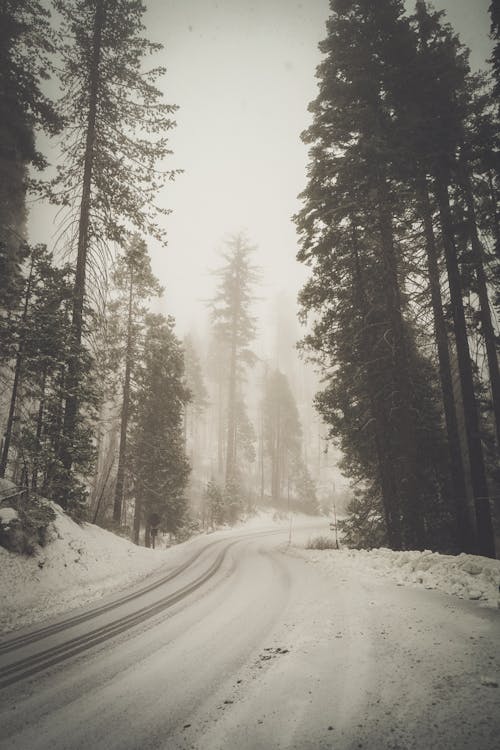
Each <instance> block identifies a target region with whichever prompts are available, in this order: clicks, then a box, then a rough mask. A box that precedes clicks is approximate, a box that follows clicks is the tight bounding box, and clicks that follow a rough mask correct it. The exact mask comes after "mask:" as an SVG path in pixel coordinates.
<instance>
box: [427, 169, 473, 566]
mask: <svg viewBox="0 0 500 750" xmlns="http://www.w3.org/2000/svg"><path fill="white" fill-rule="evenodd" d="M417 199H418V204H419V211H420V215H421V218H422V221H423V224H424V236H425V249H426V253H427V268H428V279H429V288H430V293H431V301H432V311H433V316H434V332H435V338H436V344H437V350H438V361H439V377H440V380H441V393H442V398H443V407H444V416H445V422H446V431H447V436H448V451H449V457H450V475H451V482H452V489H453V495H454V497H453V502H454V508H455V518H456V525H457V536H458V544H459V549H460V550H461V551H462V552H472V551H473V550H474V547H475V543H474V533H473V529H472V527H471V520H470V518H469V511H468V508H467V489H466V483H465V470H464V462H463V457H462V451H461V447H460V437H459V433H458V422H457V412H456V404H455V396H454V393H453V378H452V371H451V362H450V352H449V348H448V336H447V333H446V321H445V317H444V312H443V300H442V296H441V284H440V282H439V264H438V252H437V248H436V240H435V236H434V226H433V220H432V210H431V205H430V201H429V192H428V187H427V181H426V178H425V175H424V174H423V172H421V171H420V173H419V174H418V176H417Z"/></svg>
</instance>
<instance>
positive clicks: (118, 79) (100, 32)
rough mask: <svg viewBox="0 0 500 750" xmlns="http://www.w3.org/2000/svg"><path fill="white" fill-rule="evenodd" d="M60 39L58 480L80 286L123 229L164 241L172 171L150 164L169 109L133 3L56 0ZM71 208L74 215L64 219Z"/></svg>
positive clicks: (95, 273) (73, 376)
mask: <svg viewBox="0 0 500 750" xmlns="http://www.w3.org/2000/svg"><path fill="white" fill-rule="evenodd" d="M55 7H56V8H57V10H58V12H59V13H60V15H61V17H62V32H63V35H64V37H65V38H66V39H69V40H71V42H68V43H67V44H66V45H65V46H64V47H63V49H62V51H61V54H62V58H63V63H62V74H61V84H62V87H63V99H62V111H63V114H64V116H65V119H66V121H67V124H68V127H67V129H66V131H65V132H66V135H65V140H64V144H63V154H64V164H62V165H61V166H60V167H59V169H58V175H57V177H56V179H55V180H54V182H53V184H52V190H51V195H52V198H53V200H55V201H56V202H58V203H60V204H62V205H65V206H67V207H68V215H67V218H66V219H65V221H66V223H65V224H64V226H63V229H64V228H66V229H67V230H68V231H67V235H68V239H69V241H70V243H71V244H72V246H74V247H75V250H76V273H75V285H74V291H73V311H72V341H71V343H72V351H71V357H70V359H69V363H68V374H67V379H68V392H69V395H68V399H67V402H66V405H65V413H64V437H65V440H64V442H63V444H62V446H61V458H62V462H63V464H64V466H65V469H66V471H67V472H69V471H70V469H71V465H72V461H73V457H72V444H71V441H72V434H73V430H74V426H75V422H76V420H77V415H78V406H79V405H78V380H79V376H78V367H77V361H78V350H79V348H80V346H81V342H82V338H83V336H84V334H85V316H84V303H85V297H86V294H87V291H88V290H87V286H88V284H87V281H88V278H89V271H90V274H91V275H90V278H91V279H92V278H93V279H94V281H95V280H96V279H98V278H99V272H100V271H101V270H102V267H103V264H104V261H105V258H106V254H107V248H108V244H109V243H110V242H118V243H120V244H124V242H125V240H126V238H127V236H128V232H129V229H130V227H131V226H132V227H135V228H136V229H137V230H139V231H140V232H142V233H146V234H147V233H149V234H153V235H155V236H157V237H158V238H160V239H162V240H163V239H164V238H163V235H162V232H161V230H160V229H159V227H158V225H157V223H156V218H155V217H156V215H157V214H158V212H160V213H162V212H163V213H165V210H164V209H160V208H158V207H157V206H156V205H155V201H156V197H157V193H158V190H159V188H160V187H161V185H162V184H163V183H164V181H165V179H167V178H168V177H172V176H173V173H172V172H159V171H158V170H157V169H156V167H157V165H158V163H159V162H160V161H161V160H162V159H163V158H164V157H165V156H167V155H168V154H169V153H170V152H169V149H168V146H167V138H166V133H167V131H168V130H169V129H170V128H171V127H172V126H173V124H174V123H173V121H172V119H171V115H172V113H173V112H174V111H175V107H174V106H172V105H169V104H165V103H164V102H162V98H161V97H162V95H161V92H160V91H159V89H158V88H157V87H156V81H157V79H158V77H159V75H161V74H162V73H163V70H162V69H161V68H153V69H151V70H145V68H144V60H145V58H146V56H148V55H150V54H151V53H152V52H154V51H156V50H158V49H159V48H160V45H156V44H152V43H151V42H149V41H148V40H147V39H145V38H144V37H143V36H142V33H143V30H144V27H143V24H142V17H143V14H144V12H145V7H144V5H143V4H142V3H141V2H139V1H138V0H92V1H91V2H87V0H55ZM73 207H75V211H73ZM73 229H74V230H75V231H73Z"/></svg>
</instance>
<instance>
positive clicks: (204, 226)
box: [32, 0, 489, 338]
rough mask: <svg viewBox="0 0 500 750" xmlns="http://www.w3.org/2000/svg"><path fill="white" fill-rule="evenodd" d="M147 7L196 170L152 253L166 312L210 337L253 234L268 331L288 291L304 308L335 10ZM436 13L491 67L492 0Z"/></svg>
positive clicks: (283, 1)
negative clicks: (220, 286) (216, 307)
mask: <svg viewBox="0 0 500 750" xmlns="http://www.w3.org/2000/svg"><path fill="white" fill-rule="evenodd" d="M145 4H146V6H147V8H148V10H147V14H146V18H145V22H146V25H147V29H148V32H147V33H148V35H149V37H150V38H151V39H153V40H155V41H158V42H161V43H162V44H163V45H164V50H163V52H162V53H160V54H159V55H158V56H157V57H156V59H155V62H158V63H160V64H164V65H165V66H166V67H167V74H166V76H165V77H164V79H163V80H162V82H161V86H162V88H163V89H164V91H165V97H166V100H167V101H169V102H172V103H176V104H178V105H179V107H180V109H179V112H178V113H177V118H176V119H177V123H178V125H177V128H176V129H175V130H174V131H173V132H172V136H171V147H172V149H173V151H174V155H173V156H172V157H171V159H170V160H169V163H168V167H169V168H174V167H175V168H182V169H184V170H185V172H184V174H183V175H181V176H180V177H178V178H177V180H176V181H175V182H174V183H170V184H169V186H168V187H167V189H166V190H165V191H164V193H163V195H162V199H161V203H162V204H163V205H164V206H166V207H168V208H170V209H172V212H173V213H172V214H171V215H170V216H168V217H166V219H165V220H164V222H165V226H166V228H167V232H168V238H169V244H168V248H167V249H166V250H165V249H160V248H158V247H156V246H155V245H154V243H151V251H152V256H153V266H154V270H155V272H156V274H157V275H158V276H159V278H160V280H161V283H162V284H163V285H164V286H165V289H166V293H165V299H164V301H163V302H162V309H163V310H164V311H165V312H169V313H172V314H174V315H175V317H176V319H177V322H178V329H179V333H181V334H182V333H184V332H185V331H186V330H187V329H189V328H190V327H191V326H194V327H195V328H197V329H198V330H200V329H202V328H203V324H204V321H205V320H206V318H207V312H206V308H205V305H204V302H203V300H206V299H207V298H209V297H210V296H211V295H212V292H213V279H212V277H211V276H210V273H209V269H211V268H214V267H216V266H217V264H218V262H219V260H218V257H217V250H218V249H219V248H220V247H221V244H222V240H223V238H224V236H225V235H227V234H228V233H231V232H235V231H238V230H240V229H246V231H247V233H248V235H249V237H250V239H251V240H252V241H253V242H254V243H255V244H256V245H257V246H258V251H257V253H256V263H257V264H258V265H260V266H261V267H262V269H263V277H264V280H265V281H264V286H263V289H262V292H261V294H262V296H263V297H264V298H265V299H267V301H268V303H267V304H266V303H265V302H262V303H261V311H262V312H261V314H262V317H263V321H262V327H263V329H264V330H265V328H266V325H268V321H267V322H266V319H265V312H264V310H265V309H269V308H270V307H272V301H273V299H274V298H275V297H276V295H277V293H278V292H279V291H280V290H283V289H287V290H289V292H290V294H291V296H292V298H294V297H295V296H296V294H297V291H298V289H299V288H300V286H301V283H302V281H303V280H304V278H305V276H306V269H304V268H303V267H302V266H300V265H299V264H298V263H297V262H296V261H295V255H296V252H297V241H296V235H295V228H294V225H293V224H292V222H291V216H292V214H293V213H294V212H295V211H296V210H297V209H298V207H299V203H298V201H297V195H298V193H299V192H300V191H301V190H302V189H303V188H304V187H305V182H306V173H305V171H306V164H307V152H306V148H305V147H304V145H303V144H302V143H301V141H300V133H301V131H302V130H303V129H304V128H305V127H306V126H307V124H308V122H309V115H308V113H307V105H308V104H309V102H310V101H311V100H312V99H313V98H314V97H315V93H316V80H315V75H314V74H315V68H316V65H317V64H318V62H319V59H320V56H319V52H318V48H317V45H318V42H319V41H320V40H321V39H322V38H323V37H324V34H325V21H326V19H327V17H328V12H329V3H328V0H303V2H297V1H296V0H253V1H252V0H145ZM411 5H413V3H411V4H409V7H410V6H411ZM436 5H437V6H438V7H439V6H440V5H444V6H446V8H447V10H448V12H449V19H450V21H451V22H452V23H453V25H454V26H455V28H456V29H457V30H458V31H459V32H460V34H461V36H462V40H463V41H464V42H465V43H466V44H468V45H469V46H470V47H471V48H472V51H473V63H474V64H475V65H476V66H477V65H481V64H482V63H483V61H484V59H485V57H486V56H487V54H488V39H487V34H488V28H489V17H488V13H487V9H488V5H489V0H442V2H441V3H439V2H437V3H436ZM49 218H50V219H51V218H52V213H51V212H49V211H47V210H46V209H40V207H38V208H37V209H36V212H35V220H36V224H37V231H36V240H37V241H38V240H39V239H40V240H42V241H43V240H45V241H47V242H48V243H49V244H50V233H51V232H52V231H53V227H51V226H50V221H49ZM42 223H44V224H45V226H44V227H43V231H42V232H40V224H42ZM32 234H33V232H32ZM33 237H35V235H34V234H33ZM269 338H272V336H270V337H269Z"/></svg>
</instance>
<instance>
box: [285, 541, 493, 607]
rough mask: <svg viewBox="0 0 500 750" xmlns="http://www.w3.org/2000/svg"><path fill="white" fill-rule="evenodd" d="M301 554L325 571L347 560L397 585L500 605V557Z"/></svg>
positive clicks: (386, 552)
mask: <svg viewBox="0 0 500 750" xmlns="http://www.w3.org/2000/svg"><path fill="white" fill-rule="evenodd" d="M300 554H301V556H303V557H305V558H306V559H307V560H308V561H310V562H313V563H317V564H319V565H321V567H322V568H323V569H324V570H325V571H327V572H328V573H335V572H336V571H338V568H339V564H340V565H341V564H342V563H347V562H350V563H352V564H354V566H356V567H357V568H359V569H369V570H375V571H377V572H378V573H379V574H381V575H383V576H387V577H390V578H392V579H394V580H395V581H396V582H397V583H398V584H400V585H407V584H410V585H415V586H422V587H423V588H426V589H436V590H437V591H443V592H444V593H446V594H451V595H453V596H458V597H460V598H461V599H471V600H476V601H480V602H482V603H483V604H484V605H485V606H490V607H498V606H500V598H499V586H500V560H491V559H490V558H488V557H479V556H476V555H465V554H461V555H457V556H454V555H441V554H439V553H437V552H430V551H428V550H426V551H425V552H393V551H392V550H389V549H374V550H370V551H367V550H324V551H321V552H320V551H317V550H301V553H300Z"/></svg>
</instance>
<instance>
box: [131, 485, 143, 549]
mask: <svg viewBox="0 0 500 750" xmlns="http://www.w3.org/2000/svg"><path fill="white" fill-rule="evenodd" d="M141 516H142V502H141V500H140V499H139V497H137V495H136V498H135V507H134V528H133V534H132V541H133V542H134V544H139V537H140V534H141Z"/></svg>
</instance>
